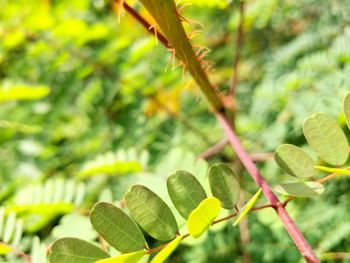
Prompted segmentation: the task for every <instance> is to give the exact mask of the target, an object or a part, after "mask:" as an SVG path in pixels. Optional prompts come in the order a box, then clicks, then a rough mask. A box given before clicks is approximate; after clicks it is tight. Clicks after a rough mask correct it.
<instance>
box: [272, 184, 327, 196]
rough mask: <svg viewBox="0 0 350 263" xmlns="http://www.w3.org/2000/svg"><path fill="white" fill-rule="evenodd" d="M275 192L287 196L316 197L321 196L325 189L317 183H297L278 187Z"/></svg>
mask: <svg viewBox="0 0 350 263" xmlns="http://www.w3.org/2000/svg"><path fill="white" fill-rule="evenodd" d="M275 190H276V191H277V192H279V193H281V194H284V195H289V196H295V197H316V196H319V195H321V194H322V193H323V192H324V190H325V188H324V186H323V185H322V184H320V183H318V182H298V183H288V184H281V185H278V186H276V187H275Z"/></svg>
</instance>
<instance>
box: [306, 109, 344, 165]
mask: <svg viewBox="0 0 350 263" xmlns="http://www.w3.org/2000/svg"><path fill="white" fill-rule="evenodd" d="M304 135H305V138H306V140H307V142H308V143H309V145H310V147H311V148H312V149H313V150H314V151H315V152H316V153H317V154H318V156H319V157H320V158H321V159H322V160H324V161H325V162H327V163H329V164H331V165H334V166H337V165H342V164H344V163H345V162H346V161H347V159H348V155H349V144H348V140H347V138H346V136H345V134H344V132H343V131H342V129H341V128H340V127H339V125H338V123H337V122H336V121H335V120H334V119H332V118H331V117H329V116H327V115H326V114H323V113H316V114H314V115H312V116H311V117H309V118H307V119H306V121H305V123H304Z"/></svg>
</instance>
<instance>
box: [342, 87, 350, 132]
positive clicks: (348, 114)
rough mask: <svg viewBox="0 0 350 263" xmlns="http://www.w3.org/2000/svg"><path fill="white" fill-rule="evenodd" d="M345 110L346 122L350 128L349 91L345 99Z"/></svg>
mask: <svg viewBox="0 0 350 263" xmlns="http://www.w3.org/2000/svg"><path fill="white" fill-rule="evenodd" d="M343 112H344V115H345V118H346V123H347V124H348V127H349V129H350V92H349V93H347V94H346V95H345V97H344V100H343Z"/></svg>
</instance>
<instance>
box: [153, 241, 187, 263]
mask: <svg viewBox="0 0 350 263" xmlns="http://www.w3.org/2000/svg"><path fill="white" fill-rule="evenodd" d="M182 239H183V237H182V236H178V237H176V238H175V239H174V240H173V241H171V242H170V243H169V244H168V245H167V246H166V247H165V248H163V249H162V250H161V251H160V252H159V253H158V254H157V255H156V256H155V257H154V258H153V259H152V261H151V263H163V262H164V261H165V260H166V259H167V258H168V257H169V256H170V254H171V253H173V252H174V250H175V249H176V248H177V247H178V246H179V245H180V243H181V240H182Z"/></svg>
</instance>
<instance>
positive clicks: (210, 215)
mask: <svg viewBox="0 0 350 263" xmlns="http://www.w3.org/2000/svg"><path fill="white" fill-rule="evenodd" d="M220 207H221V204H220V200H219V199H217V198H215V197H208V198H206V199H205V200H203V201H202V202H201V203H200V204H199V206H198V207H197V208H196V209H195V210H193V211H192V213H191V214H190V216H189V217H188V221H187V226H188V231H189V233H190V235H191V236H192V237H194V238H198V237H200V235H202V234H203V233H204V232H205V231H206V230H207V229H208V228H209V227H210V226H211V224H212V223H213V221H214V220H215V218H216V217H217V216H218V214H219V212H220Z"/></svg>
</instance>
